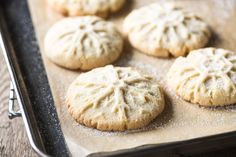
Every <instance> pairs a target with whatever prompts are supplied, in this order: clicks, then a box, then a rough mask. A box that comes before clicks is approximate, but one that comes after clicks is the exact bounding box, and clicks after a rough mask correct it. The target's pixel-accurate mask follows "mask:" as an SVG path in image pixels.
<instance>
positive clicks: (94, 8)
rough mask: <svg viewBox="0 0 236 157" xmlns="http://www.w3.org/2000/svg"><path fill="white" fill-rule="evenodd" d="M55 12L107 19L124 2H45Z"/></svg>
mask: <svg viewBox="0 0 236 157" xmlns="http://www.w3.org/2000/svg"><path fill="white" fill-rule="evenodd" d="M47 2H48V5H49V6H50V7H51V8H52V9H53V10H55V11H57V12H59V13H61V14H63V15H67V16H83V15H97V16H100V17H107V16H108V15H109V13H113V12H117V11H118V10H119V9H120V8H121V7H122V6H123V4H124V2H125V0H47Z"/></svg>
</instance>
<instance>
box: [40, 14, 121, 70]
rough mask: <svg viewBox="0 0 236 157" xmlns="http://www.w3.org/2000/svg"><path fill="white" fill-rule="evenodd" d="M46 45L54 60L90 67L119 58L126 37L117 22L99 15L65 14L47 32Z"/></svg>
mask: <svg viewBox="0 0 236 157" xmlns="http://www.w3.org/2000/svg"><path fill="white" fill-rule="evenodd" d="M44 47H45V52H46V55H47V57H48V58H49V59H50V60H51V61H53V62H54V63H56V64H58V65H60V66H63V67H66V68H69V69H82V70H88V69H92V68H95V67H99V66H104V65H106V64H109V63H111V62H113V61H114V60H116V59H117V58H118V57H119V55H120V53H121V52H122V48H123V39H122V36H121V35H120V33H119V32H118V30H117V29H116V28H115V26H114V25H113V23H111V22H107V21H104V20H103V19H101V18H99V17H96V16H84V17H74V18H65V19H63V20H61V21H59V22H57V23H56V24H54V25H53V26H52V27H51V28H50V30H49V31H48V32H47V34H46V37H45V41H44Z"/></svg>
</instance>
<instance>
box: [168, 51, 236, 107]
mask: <svg viewBox="0 0 236 157" xmlns="http://www.w3.org/2000/svg"><path fill="white" fill-rule="evenodd" d="M168 84H169V86H170V87H172V88H173V89H174V91H175V92H176V93H177V94H178V95H179V96H180V97H182V98H183V99H185V100H187V101H190V102H192V103H198V104H200V105H203V106H223V105H230V104H234V103H236V87H235V84H236V53H234V52H231V51H228V50H224V49H216V48H205V49H199V50H194V51H192V52H190V54H189V55H188V56H187V57H186V58H184V57H179V58H177V59H176V60H175V62H174V64H173V65H172V67H171V68H170V70H169V72H168Z"/></svg>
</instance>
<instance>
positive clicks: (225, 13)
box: [29, 0, 236, 156]
mask: <svg viewBox="0 0 236 157" xmlns="http://www.w3.org/2000/svg"><path fill="white" fill-rule="evenodd" d="M153 2H159V3H165V2H166V0H127V3H126V5H125V7H124V8H123V9H122V10H121V11H120V12H119V13H116V14H114V15H113V16H111V17H110V18H109V19H108V20H111V21H113V22H115V23H116V25H117V27H118V29H119V30H120V31H122V21H123V19H124V17H125V16H126V15H127V14H128V13H129V12H130V11H131V10H132V9H134V8H139V7H141V6H143V5H146V4H150V3H153ZM176 3H177V4H178V5H180V6H183V7H185V8H186V9H188V10H191V11H193V12H195V13H197V14H198V15H199V16H201V17H202V18H203V19H204V20H205V21H206V22H207V23H208V24H209V25H210V27H211V29H212V31H213V36H212V38H211V41H210V43H209V45H208V46H215V47H221V48H226V49H230V50H233V51H236V31H235V30H236V0H219V1H218V0H217V1H216V0H178V1H176ZM29 6H30V11H31V16H32V18H33V22H34V26H35V31H36V35H37V38H38V42H39V46H40V49H41V52H42V57H43V61H44V65H45V68H46V71H47V76H48V79H49V82H50V87H51V90H52V93H53V97H54V102H55V106H56V109H57V112H58V116H59V119H60V122H61V127H62V131H63V133H64V136H65V139H66V142H67V145H68V148H69V150H70V152H71V154H72V155H73V156H84V155H87V154H90V153H95V152H101V151H102V152H104V151H115V150H119V149H127V148H133V147H136V146H141V145H145V144H159V143H166V142H172V141H182V140H187V139H193V138H197V137H203V136H207V135H213V134H218V133H224V132H229V131H233V130H236V107H235V106H228V107H219V108H203V107H199V106H198V105H196V104H190V103H188V102H185V101H183V100H182V99H180V98H179V97H177V96H176V95H175V94H174V93H173V92H172V91H171V90H170V88H168V87H167V86H166V80H165V75H166V73H167V71H168V69H169V68H170V66H171V64H172V63H173V61H174V58H172V59H159V58H155V57H150V56H147V55H145V54H142V53H139V52H138V51H136V50H134V49H133V48H132V47H131V46H130V44H129V42H128V41H125V48H124V51H123V54H122V56H121V57H120V58H119V59H118V60H117V61H116V62H115V63H114V65H119V66H132V67H136V68H137V69H139V70H141V71H143V72H144V73H148V74H151V75H153V76H155V77H156V79H157V80H159V82H160V83H161V85H162V86H163V88H164V91H165V97H166V107H165V110H164V112H163V113H162V114H161V115H160V116H159V117H158V118H157V119H156V120H154V122H153V123H151V124H150V125H149V126H147V127H145V128H143V129H139V130H132V131H126V132H122V133H117V132H101V131H98V130H95V129H90V128H87V127H84V126H81V125H79V124H77V123H76V122H75V121H74V120H73V119H72V117H71V116H70V115H69V114H68V112H67V107H66V106H65V103H64V102H65V92H66V90H67V88H68V87H69V84H70V83H71V82H72V81H73V80H74V79H75V78H76V77H77V76H78V75H79V74H80V73H81V71H79V70H78V71H70V70H67V69H64V68H61V67H58V66H56V65H54V64H53V63H51V62H50V61H49V60H48V59H47V58H46V57H45V54H44V48H43V39H44V36H45V33H46V32H47V30H48V29H49V28H50V26H51V25H52V24H53V23H55V22H56V21H58V20H60V19H61V18H63V16H61V15H59V14H57V13H55V12H53V11H51V10H50V9H49V8H48V7H47V6H46V2H45V1H43V0H29Z"/></svg>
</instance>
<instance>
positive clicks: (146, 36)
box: [123, 3, 210, 57]
mask: <svg viewBox="0 0 236 157" xmlns="http://www.w3.org/2000/svg"><path fill="white" fill-rule="evenodd" d="M123 30H124V32H125V34H127V35H128V38H129V40H130V42H131V44H132V45H133V47H135V48H137V49H138V50H140V51H141V52H144V53H146V54H149V55H153V56H159V57H168V56H169V55H170V54H171V55H173V56H175V57H177V56H184V55H186V53H188V52H189V51H190V50H193V49H197V48H200V47H203V46H204V45H205V44H206V43H207V42H208V39H209V37H210V31H209V28H208V26H207V24H206V23H205V22H203V21H202V20H201V19H200V18H199V17H198V16H197V15H195V14H194V13H191V12H188V11H185V10H183V9H181V8H178V7H176V6H175V5H174V4H173V3H164V4H158V3H154V4H151V5H148V6H144V7H142V8H140V9H136V10H134V11H132V12H131V13H130V14H129V15H128V16H127V17H126V19H125V21H124V25H123Z"/></svg>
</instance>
